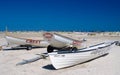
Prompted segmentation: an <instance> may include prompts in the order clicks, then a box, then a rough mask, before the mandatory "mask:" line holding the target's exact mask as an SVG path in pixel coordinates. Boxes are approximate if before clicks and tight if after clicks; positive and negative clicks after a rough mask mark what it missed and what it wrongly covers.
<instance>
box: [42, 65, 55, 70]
mask: <svg viewBox="0 0 120 75" xmlns="http://www.w3.org/2000/svg"><path fill="white" fill-rule="evenodd" d="M42 68H44V69H47V70H56V69H55V68H54V67H53V65H52V64H48V65H45V66H43V67H42Z"/></svg>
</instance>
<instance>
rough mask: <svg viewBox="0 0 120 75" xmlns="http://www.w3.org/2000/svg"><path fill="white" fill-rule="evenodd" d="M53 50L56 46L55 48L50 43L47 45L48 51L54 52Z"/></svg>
mask: <svg viewBox="0 0 120 75" xmlns="http://www.w3.org/2000/svg"><path fill="white" fill-rule="evenodd" d="M53 50H54V48H53V47H52V46H50V45H49V46H48V47H47V52H48V53H51V52H53Z"/></svg>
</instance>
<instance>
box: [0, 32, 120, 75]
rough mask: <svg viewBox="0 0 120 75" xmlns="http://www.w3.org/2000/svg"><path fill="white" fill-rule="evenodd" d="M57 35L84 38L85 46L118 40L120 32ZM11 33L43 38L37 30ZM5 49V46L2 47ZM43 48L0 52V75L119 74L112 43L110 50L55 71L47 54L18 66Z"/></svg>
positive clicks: (118, 54) (119, 55)
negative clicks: (103, 54)
mask: <svg viewBox="0 0 120 75" xmlns="http://www.w3.org/2000/svg"><path fill="white" fill-rule="evenodd" d="M58 33H59V34H62V35H65V36H68V37H72V38H74V39H77V40H80V39H82V38H85V39H87V42H85V46H90V45H94V44H97V43H101V42H104V41H115V40H119V41H120V32H104V33H87V32H58ZM11 35H14V36H17V37H23V38H32V39H43V38H42V33H41V32H11ZM4 36H5V34H4V33H3V32H1V33H0V45H5V44H7V43H6V40H5V38H4ZM4 48H6V47H4ZM46 52H47V51H46V48H35V49H32V50H31V51H27V50H26V49H16V50H12V49H9V50H2V51H0V75H120V46H113V48H112V49H111V50H110V53H109V54H108V55H106V56H104V57H101V58H98V59H95V60H93V61H90V62H87V63H83V64H78V65H76V66H73V67H69V68H64V69H59V70H55V69H54V67H53V66H52V65H51V62H50V59H49V57H47V58H46V59H40V60H38V61H36V62H32V63H29V64H25V65H18V66H16V64H17V63H19V62H21V61H22V60H27V59H31V58H33V57H34V56H35V55H36V54H40V53H46Z"/></svg>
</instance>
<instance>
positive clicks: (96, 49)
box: [49, 42, 114, 69]
mask: <svg viewBox="0 0 120 75" xmlns="http://www.w3.org/2000/svg"><path fill="white" fill-rule="evenodd" d="M113 44H114V42H104V43H100V44H97V45H93V46H90V47H87V48H83V49H78V50H73V51H70V50H66V51H65V50H63V51H56V52H52V53H49V57H50V60H51V62H52V65H53V66H54V67H55V68H56V69H60V68H65V67H69V66H73V65H76V64H79V63H83V62H85V61H88V60H91V59H94V58H97V57H99V56H102V55H105V54H107V53H108V52H109V50H110V49H111V47H112V45H113Z"/></svg>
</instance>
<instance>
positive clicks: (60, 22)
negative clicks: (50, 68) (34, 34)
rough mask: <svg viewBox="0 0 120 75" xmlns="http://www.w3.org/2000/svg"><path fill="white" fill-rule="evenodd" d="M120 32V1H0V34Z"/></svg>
mask: <svg viewBox="0 0 120 75" xmlns="http://www.w3.org/2000/svg"><path fill="white" fill-rule="evenodd" d="M5 26H7V27H8V29H9V30H11V31H17V30H32V31H34V30H52V31H54V30H56V31H60V30H62V31H120V0H0V31H3V30H4V29H5Z"/></svg>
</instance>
